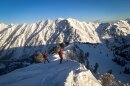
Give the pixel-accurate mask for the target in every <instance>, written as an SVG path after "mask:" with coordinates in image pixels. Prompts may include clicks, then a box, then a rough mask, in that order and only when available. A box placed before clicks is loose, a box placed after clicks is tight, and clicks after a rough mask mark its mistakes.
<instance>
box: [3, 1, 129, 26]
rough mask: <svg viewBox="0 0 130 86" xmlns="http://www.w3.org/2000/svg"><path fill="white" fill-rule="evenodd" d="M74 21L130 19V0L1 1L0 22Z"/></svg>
mask: <svg viewBox="0 0 130 86" xmlns="http://www.w3.org/2000/svg"><path fill="white" fill-rule="evenodd" d="M70 17H71V18H76V19H79V20H82V21H95V20H101V21H111V20H118V19H126V18H128V17H130V0H0V22H3V23H8V24H9V23H24V22H25V23H32V22H36V21H38V20H46V19H53V20H54V19H57V18H70Z"/></svg>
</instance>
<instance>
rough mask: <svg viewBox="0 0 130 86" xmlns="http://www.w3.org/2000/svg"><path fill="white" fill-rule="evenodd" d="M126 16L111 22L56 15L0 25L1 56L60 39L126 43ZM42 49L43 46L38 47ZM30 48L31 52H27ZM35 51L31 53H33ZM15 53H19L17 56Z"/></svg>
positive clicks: (129, 24) (129, 30)
mask: <svg viewBox="0 0 130 86" xmlns="http://www.w3.org/2000/svg"><path fill="white" fill-rule="evenodd" d="M129 34H130V21H129V19H126V20H120V21H117V22H114V23H93V22H81V21H79V20H76V19H72V18H68V19H64V18H58V19H56V20H54V21H52V20H46V21H39V22H37V23H32V24H20V25H19V24H10V25H5V24H3V23H1V24H0V42H1V43H0V51H1V52H0V58H9V57H12V58H13V57H14V58H18V57H19V58H23V57H27V56H30V55H32V54H33V53H34V52H35V51H36V50H37V49H38V48H39V47H40V48H43V46H41V45H49V44H54V43H61V42H66V41H67V42H74V41H79V42H89V43H101V42H103V43H105V44H107V46H109V45H110V46H112V45H117V44H118V45H120V44H123V43H129V42H130V41H129V39H130V35H129ZM39 50H40V51H42V49H39ZM30 51H31V52H30ZM33 51H34V52H33ZM16 53H19V55H17V54H16Z"/></svg>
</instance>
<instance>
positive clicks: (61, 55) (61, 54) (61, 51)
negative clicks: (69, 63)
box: [58, 49, 64, 64]
mask: <svg viewBox="0 0 130 86" xmlns="http://www.w3.org/2000/svg"><path fill="white" fill-rule="evenodd" d="M58 54H59V56H60V64H61V63H62V61H63V55H64V52H63V50H62V49H61V50H60V51H59V52H58Z"/></svg>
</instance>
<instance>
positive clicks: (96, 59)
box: [65, 43, 130, 84]
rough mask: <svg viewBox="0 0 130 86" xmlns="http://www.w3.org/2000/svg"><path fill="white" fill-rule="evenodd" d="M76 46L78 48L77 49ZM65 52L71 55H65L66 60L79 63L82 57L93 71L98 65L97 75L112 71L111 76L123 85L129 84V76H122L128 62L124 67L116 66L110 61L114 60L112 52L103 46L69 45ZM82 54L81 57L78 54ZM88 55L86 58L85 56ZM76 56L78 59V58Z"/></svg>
mask: <svg viewBox="0 0 130 86" xmlns="http://www.w3.org/2000/svg"><path fill="white" fill-rule="evenodd" d="M77 46H78V47H77ZM65 50H66V51H69V52H71V54H69V53H68V54H69V55H67V58H68V57H69V58H70V57H71V55H72V57H73V58H72V57H71V59H74V60H77V61H79V59H81V57H84V60H86V61H87V60H88V62H87V64H86V66H87V67H88V68H90V69H91V71H94V66H95V64H96V63H98V65H99V67H98V69H97V73H99V74H104V73H106V72H108V71H109V70H112V74H113V75H114V76H115V78H116V79H118V80H120V81H121V82H123V83H129V84H130V76H129V75H127V74H124V69H125V67H130V62H129V61H127V64H126V65H125V66H121V65H118V64H117V63H115V62H113V61H112V59H114V58H115V56H114V54H113V51H111V50H110V49H109V48H108V47H107V46H106V45H105V44H103V43H101V44H78V43H76V44H71V45H69V46H67V47H66V48H65ZM81 52H83V53H82V54H81V55H82V56H81V55H80V53H81ZM86 53H88V56H86V55H85V54H86ZM78 55H79V56H80V58H78Z"/></svg>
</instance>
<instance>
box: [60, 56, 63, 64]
mask: <svg viewBox="0 0 130 86" xmlns="http://www.w3.org/2000/svg"><path fill="white" fill-rule="evenodd" d="M62 61H63V57H62V56H61V57H60V64H61V63H62Z"/></svg>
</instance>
